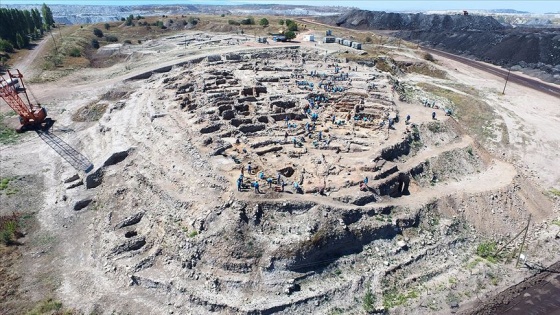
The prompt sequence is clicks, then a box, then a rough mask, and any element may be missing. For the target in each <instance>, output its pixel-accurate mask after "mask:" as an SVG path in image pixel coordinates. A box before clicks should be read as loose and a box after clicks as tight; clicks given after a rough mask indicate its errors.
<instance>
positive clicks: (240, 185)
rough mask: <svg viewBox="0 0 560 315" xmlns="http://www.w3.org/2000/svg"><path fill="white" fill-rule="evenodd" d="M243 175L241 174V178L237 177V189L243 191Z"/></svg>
mask: <svg viewBox="0 0 560 315" xmlns="http://www.w3.org/2000/svg"><path fill="white" fill-rule="evenodd" d="M242 176H243V175H241V176H239V178H238V179H237V191H241V188H242V185H243V177H242Z"/></svg>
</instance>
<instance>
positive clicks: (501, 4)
mask: <svg viewBox="0 0 560 315" xmlns="http://www.w3.org/2000/svg"><path fill="white" fill-rule="evenodd" d="M43 2H44V3H47V4H78V5H95V4H98V5H140V4H222V5H227V4H245V3H258V4H267V3H281V4H292V5H317V6H321V5H326V6H348V7H358V8H360V9H365V10H377V11H428V10H477V9H483V10H490V9H514V10H518V11H527V12H531V13H545V12H559V13H560V0H548V1H546V0H545V1H542V0H539V1H531V0H525V1H515V0H514V1H506V0H503V1H493V0H490V1H486V0H470V1H467V0H456V1H446V0H435V1H434V0H431V1H430V0H428V1H423V0H393V1H386V0H338V1H335V0H276V1H274V0H0V5H2V4H35V3H43Z"/></svg>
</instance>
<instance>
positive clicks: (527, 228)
mask: <svg viewBox="0 0 560 315" xmlns="http://www.w3.org/2000/svg"><path fill="white" fill-rule="evenodd" d="M530 223H531V214H529V220H527V227H526V228H525V235H523V241H522V242H521V247H520V248H519V254H518V255H517V262H516V263H515V268H517V265H519V258H520V257H521V253H522V252H523V245H525V239H526V238H527V232H528V231H529V224H530Z"/></svg>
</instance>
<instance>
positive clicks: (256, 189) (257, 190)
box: [253, 180, 261, 194]
mask: <svg viewBox="0 0 560 315" xmlns="http://www.w3.org/2000/svg"><path fill="white" fill-rule="evenodd" d="M253 187H255V194H260V193H261V191H260V190H259V181H258V180H255V182H254V183H253Z"/></svg>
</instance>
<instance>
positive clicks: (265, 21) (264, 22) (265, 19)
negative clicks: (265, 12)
mask: <svg viewBox="0 0 560 315" xmlns="http://www.w3.org/2000/svg"><path fill="white" fill-rule="evenodd" d="M268 24H269V22H268V19H267V18H262V19H261V20H260V21H259V25H260V26H262V27H267V26H268Z"/></svg>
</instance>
